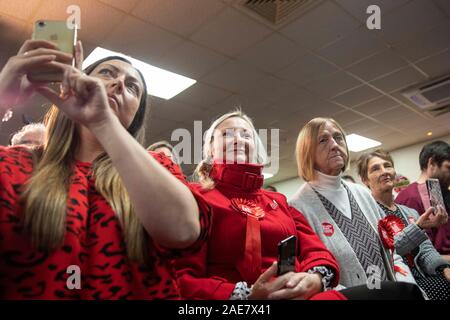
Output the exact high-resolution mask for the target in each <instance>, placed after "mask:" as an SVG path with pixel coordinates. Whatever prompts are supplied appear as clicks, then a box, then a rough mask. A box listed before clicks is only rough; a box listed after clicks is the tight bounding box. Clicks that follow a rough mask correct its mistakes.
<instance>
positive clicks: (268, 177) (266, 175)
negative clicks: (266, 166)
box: [263, 172, 273, 180]
mask: <svg viewBox="0 0 450 320" xmlns="http://www.w3.org/2000/svg"><path fill="white" fill-rule="evenodd" d="M263 176H264V180H267V179H270V178H272V177H273V173H268V172H263Z"/></svg>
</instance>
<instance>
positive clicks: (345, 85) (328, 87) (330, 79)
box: [305, 71, 361, 98]
mask: <svg viewBox="0 0 450 320" xmlns="http://www.w3.org/2000/svg"><path fill="white" fill-rule="evenodd" d="M360 85H361V82H360V81H358V80H356V79H355V78H353V77H351V76H349V75H348V74H347V73H345V72H344V71H339V72H336V73H333V74H331V75H329V76H325V77H323V78H320V79H317V80H314V81H312V82H310V83H308V84H305V87H307V88H308V89H310V90H312V91H314V92H316V93H318V94H319V95H320V96H321V97H325V98H328V97H333V96H336V95H337V94H339V93H341V92H342V91H344V90H348V89H350V88H353V87H357V86H360Z"/></svg>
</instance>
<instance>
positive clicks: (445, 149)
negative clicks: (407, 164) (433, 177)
mask: <svg viewBox="0 0 450 320" xmlns="http://www.w3.org/2000/svg"><path fill="white" fill-rule="evenodd" d="M430 158H432V159H433V162H435V163H436V164H437V165H438V167H440V166H441V165H442V162H444V161H445V160H448V161H450V145H449V144H448V143H447V142H445V141H442V140H437V141H434V142H431V143H428V144H426V145H425V146H424V147H423V148H422V151H420V155H419V164H420V170H422V171H425V170H426V169H427V167H428V159H430Z"/></svg>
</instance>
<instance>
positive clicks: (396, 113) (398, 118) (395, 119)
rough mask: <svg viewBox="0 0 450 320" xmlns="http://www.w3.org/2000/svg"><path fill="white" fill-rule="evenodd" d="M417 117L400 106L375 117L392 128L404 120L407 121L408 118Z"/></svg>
mask: <svg viewBox="0 0 450 320" xmlns="http://www.w3.org/2000/svg"><path fill="white" fill-rule="evenodd" d="M411 115H415V112H413V111H411V110H409V109H407V108H405V107H403V106H398V107H395V108H392V109H389V110H386V111H383V112H381V113H378V114H376V115H374V116H373V117H374V118H375V119H377V120H379V121H381V122H383V123H384V124H387V125H390V126H394V127H395V126H398V125H399V123H400V122H403V119H406V118H407V117H408V116H411Z"/></svg>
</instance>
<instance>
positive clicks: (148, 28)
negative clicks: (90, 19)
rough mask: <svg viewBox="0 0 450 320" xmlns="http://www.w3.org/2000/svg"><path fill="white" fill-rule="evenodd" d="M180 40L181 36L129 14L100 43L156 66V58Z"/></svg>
mask: <svg viewBox="0 0 450 320" xmlns="http://www.w3.org/2000/svg"><path fill="white" fill-rule="evenodd" d="M180 42H181V38H179V37H177V36H175V35H173V34H171V33H169V32H167V31H165V30H163V29H160V28H158V27H155V26H152V25H150V24H148V23H145V22H142V21H141V20H138V19H136V18H133V17H130V16H129V17H127V18H125V19H124V20H123V22H122V23H120V25H119V26H118V27H117V28H116V29H115V30H114V32H112V33H111V34H110V35H109V36H108V37H107V38H106V40H105V41H104V42H102V45H103V46H105V47H106V48H107V49H111V50H116V51H120V52H122V53H125V54H127V55H130V56H132V57H134V58H137V59H140V60H143V61H145V62H148V63H150V64H153V65H156V66H157V61H158V58H160V57H161V56H162V55H163V54H165V53H166V52H168V51H169V50H170V49H172V48H174V47H175V46H176V45H177V44H178V43H180Z"/></svg>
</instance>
